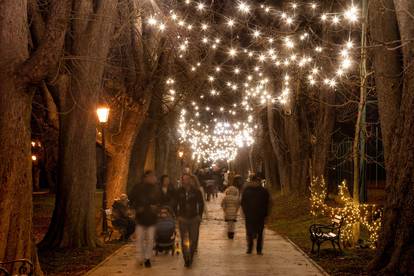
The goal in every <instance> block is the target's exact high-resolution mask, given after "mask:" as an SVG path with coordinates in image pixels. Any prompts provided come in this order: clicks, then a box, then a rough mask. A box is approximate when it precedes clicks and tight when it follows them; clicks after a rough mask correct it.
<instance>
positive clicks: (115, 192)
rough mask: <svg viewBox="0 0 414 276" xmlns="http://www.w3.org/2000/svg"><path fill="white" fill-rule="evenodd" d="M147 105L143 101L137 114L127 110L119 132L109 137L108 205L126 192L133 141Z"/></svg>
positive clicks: (143, 118) (142, 120)
mask: <svg viewBox="0 0 414 276" xmlns="http://www.w3.org/2000/svg"><path fill="white" fill-rule="evenodd" d="M148 105H149V104H147V103H145V104H144V106H143V108H142V111H140V113H139V114H138V113H136V112H133V111H129V112H128V114H127V117H126V118H125V119H124V122H123V129H122V130H121V134H120V135H118V136H116V137H112V139H111V143H112V145H113V147H114V152H113V154H112V155H111V160H110V161H109V163H108V172H107V180H106V185H107V186H106V187H107V195H108V206H112V203H113V202H114V200H115V198H117V197H119V196H120V195H121V194H123V193H126V192H127V183H128V174H129V167H130V160H131V154H132V150H133V147H134V142H135V140H136V138H137V136H138V133H139V130H140V129H141V126H142V124H143V122H144V120H145V116H146V111H147V109H148Z"/></svg>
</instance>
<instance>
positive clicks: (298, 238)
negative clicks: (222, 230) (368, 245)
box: [268, 195, 374, 275]
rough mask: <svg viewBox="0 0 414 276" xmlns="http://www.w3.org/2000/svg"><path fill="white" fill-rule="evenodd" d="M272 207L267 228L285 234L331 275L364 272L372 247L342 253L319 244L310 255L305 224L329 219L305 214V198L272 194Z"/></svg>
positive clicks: (372, 252)
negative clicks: (318, 249)
mask: <svg viewBox="0 0 414 276" xmlns="http://www.w3.org/2000/svg"><path fill="white" fill-rule="evenodd" d="M273 202H274V203H273V209H272V214H271V217H270V219H269V224H268V226H269V228H271V229H272V230H275V231H276V232H277V233H279V234H281V235H283V236H286V237H288V238H289V239H290V240H291V241H293V242H294V243H295V244H296V245H298V246H299V247H300V248H301V249H302V250H303V251H304V252H305V253H306V254H308V255H309V256H310V257H311V258H312V259H313V260H314V261H316V262H317V263H318V264H319V265H320V266H321V267H322V268H323V269H325V271H326V272H328V273H329V274H331V275H366V271H365V267H366V266H367V264H368V262H369V261H370V260H371V259H372V257H373V254H374V250H371V249H345V250H344V253H343V254H340V253H339V252H337V251H334V250H333V249H332V245H331V244H330V243H326V244H323V245H322V246H321V252H320V257H319V258H318V257H317V255H316V254H311V253H310V251H311V248H312V243H311V241H310V239H309V226H310V225H311V224H313V223H329V222H330V221H329V219H327V218H325V217H319V218H317V219H314V218H313V217H312V216H311V215H310V213H309V200H308V199H302V200H298V198H297V197H292V196H291V197H286V196H280V195H274V196H273Z"/></svg>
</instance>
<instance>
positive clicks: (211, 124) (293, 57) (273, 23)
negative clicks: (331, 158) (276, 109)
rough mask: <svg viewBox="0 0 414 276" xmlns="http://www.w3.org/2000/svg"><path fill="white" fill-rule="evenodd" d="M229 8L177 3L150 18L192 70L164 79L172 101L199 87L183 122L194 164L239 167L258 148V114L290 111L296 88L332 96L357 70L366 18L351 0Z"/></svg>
mask: <svg viewBox="0 0 414 276" xmlns="http://www.w3.org/2000/svg"><path fill="white" fill-rule="evenodd" d="M219 2H220V1H219ZM223 2H224V3H222V4H221V6H220V7H218V6H217V5H219V4H217V3H215V1H205V2H202V1H192V0H184V1H178V2H176V3H175V4H173V5H172V6H168V7H166V8H165V10H166V11H165V12H162V11H161V8H160V9H158V10H157V12H154V14H151V15H150V16H149V17H148V18H146V19H145V23H146V24H147V26H148V27H150V28H151V29H152V30H154V31H157V32H160V34H161V35H164V36H166V37H168V38H169V39H171V40H173V43H171V44H172V45H173V47H174V50H175V53H176V58H177V62H180V63H181V64H185V67H186V69H185V70H186V72H185V73H182V74H176V75H171V76H170V77H169V78H168V79H167V80H165V81H166V92H167V93H166V94H167V97H168V99H169V101H171V102H175V101H179V99H182V97H179V94H180V92H179V91H180V89H182V88H183V87H185V86H188V83H193V82H198V83H200V84H201V85H200V86H199V88H198V89H197V91H193V93H191V99H190V100H188V101H186V102H185V103H184V104H181V106H182V110H181V113H180V117H179V122H178V124H179V126H178V130H179V135H180V138H181V141H182V142H183V143H187V144H188V145H189V147H190V148H191V150H192V153H193V158H194V159H195V160H196V161H202V160H209V161H216V160H220V159H222V160H233V159H234V158H235V157H236V155H237V152H238V149H239V148H241V147H246V146H251V145H252V144H253V143H254V136H255V130H256V129H257V128H258V127H257V121H258V120H259V118H258V116H257V115H258V111H260V109H263V107H266V106H268V105H270V104H271V105H276V106H280V107H281V108H285V109H289V108H290V106H291V104H292V97H293V96H292V95H294V93H295V89H296V87H297V84H298V83H301V85H302V86H303V85H305V86H306V88H307V89H317V90H322V89H325V90H328V91H329V90H330V91H331V92H332V93H334V92H335V91H336V90H337V89H338V86H339V85H340V84H341V83H345V82H346V80H349V79H350V78H351V76H352V74H354V73H355V71H356V70H355V68H356V67H357V66H355V64H356V63H357V59H358V54H359V51H357V50H356V48H357V47H355V44H356V42H358V41H359V40H358V34H359V32H360V30H359V28H360V26H359V24H358V21H359V19H360V12H359V8H358V6H357V5H354V3H353V1H349V2H348V3H347V4H346V5H345V6H343V5H344V2H346V1H337V2H338V3H336V4H332V3H331V4H330V5H329V6H326V7H324V6H323V5H322V4H320V2H319V1H301V2H288V1H279V2H283V5H280V6H272V5H268V4H257V3H255V2H253V1H251V2H247V1H223ZM226 2H228V3H226ZM333 2H335V1H333ZM332 9H338V11H332ZM187 98H189V97H187Z"/></svg>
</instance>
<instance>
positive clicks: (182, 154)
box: [178, 150, 184, 177]
mask: <svg viewBox="0 0 414 276" xmlns="http://www.w3.org/2000/svg"><path fill="white" fill-rule="evenodd" d="M183 156H184V152H183V151H181V150H180V151H179V152H178V157H179V158H180V177H181V176H182V175H183V169H184V160H183Z"/></svg>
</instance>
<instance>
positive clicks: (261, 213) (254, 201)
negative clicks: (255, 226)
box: [241, 185, 270, 223]
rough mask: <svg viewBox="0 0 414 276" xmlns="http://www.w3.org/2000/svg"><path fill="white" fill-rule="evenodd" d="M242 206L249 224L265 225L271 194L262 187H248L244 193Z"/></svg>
mask: <svg viewBox="0 0 414 276" xmlns="http://www.w3.org/2000/svg"><path fill="white" fill-rule="evenodd" d="M241 206H242V209H243V213H244V216H245V217H246V222H247V223H263V222H264V221H265V219H266V217H267V215H268V213H269V208H270V194H269V192H268V191H267V190H266V189H265V188H263V187H262V186H252V185H248V186H246V188H245V189H244V191H243V194H242V199H241Z"/></svg>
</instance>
